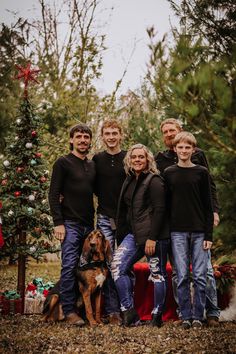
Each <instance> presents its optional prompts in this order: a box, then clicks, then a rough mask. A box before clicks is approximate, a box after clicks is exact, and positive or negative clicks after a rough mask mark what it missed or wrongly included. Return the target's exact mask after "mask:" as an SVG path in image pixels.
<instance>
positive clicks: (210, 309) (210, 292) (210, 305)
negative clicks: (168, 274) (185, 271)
mask: <svg viewBox="0 0 236 354" xmlns="http://www.w3.org/2000/svg"><path fill="white" fill-rule="evenodd" d="M207 253H208V261H207V283H206V307H205V310H206V317H217V318H219V317H220V308H219V307H218V300H217V290H216V281H215V277H214V270H213V267H212V264H211V251H210V250H208V252H207ZM170 262H171V265H172V289H173V294H174V298H175V302H176V303H177V305H179V301H178V296H177V286H178V280H177V274H176V270H175V266H174V264H173V260H172V257H170ZM176 311H177V313H178V316H179V318H181V317H182V316H181V313H180V310H179V308H177V310H176Z"/></svg>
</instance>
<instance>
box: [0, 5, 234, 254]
mask: <svg viewBox="0 0 236 354" xmlns="http://www.w3.org/2000/svg"><path fill="white" fill-rule="evenodd" d="M101 1H102V0H101ZM101 1H99V0H71V1H61V3H60V4H59V3H57V5H51V4H52V2H50V1H49V2H47V1H45V0H39V4H40V7H41V15H40V17H39V18H37V19H35V20H34V21H29V20H28V19H26V18H22V17H20V18H18V19H17V20H16V22H15V23H14V24H12V25H10V26H9V25H6V24H2V25H1V34H0V56H1V60H0V153H1V160H2V161H4V160H5V158H6V145H7V142H6V137H7V136H8V137H9V136H10V137H11V136H12V139H14V136H13V135H11V134H12V132H13V129H14V122H15V119H16V117H17V114H18V113H17V111H18V108H19V105H20V102H21V100H22V95H21V94H20V92H21V91H22V92H23V90H22V88H21V83H20V82H19V81H18V80H14V79H13V78H14V76H16V68H15V64H18V65H22V66H25V65H26V63H27V62H29V61H30V62H31V63H32V66H33V68H35V67H36V68H40V70H41V71H40V74H39V76H38V80H39V82H40V84H39V85H34V86H33V85H32V86H31V88H30V90H29V94H30V97H32V101H33V103H34V105H35V107H36V112H37V116H38V119H39V120H40V122H41V123H42V124H41V128H40V134H41V136H42V137H43V144H42V146H41V151H42V155H43V157H44V161H45V162H46V164H47V169H48V170H49V171H50V170H51V167H52V164H53V162H54V161H55V160H56V159H57V158H58V157H59V156H60V155H64V154H66V153H67V151H68V130H69V128H70V127H71V126H72V125H73V124H76V123H78V122H85V123H86V124H88V125H89V126H90V127H91V128H92V130H93V133H94V138H93V146H92V150H91V155H92V154H93V153H94V152H95V151H98V150H99V149H102V146H101V142H100V140H99V134H100V126H101V124H102V122H103V121H104V119H106V118H108V117H109V118H115V119H117V120H119V121H120V122H121V124H122V126H123V128H124V132H125V138H124V142H123V147H124V148H125V149H126V148H128V147H129V146H130V145H131V144H133V143H136V142H140V143H143V144H145V145H147V146H148V147H149V148H150V149H151V150H152V152H153V153H156V152H157V151H159V150H162V149H164V147H163V145H162V142H161V136H160V132H159V125H160V122H161V121H162V120H163V119H165V118H168V117H174V118H178V119H180V120H181V121H182V123H183V124H184V128H185V129H186V130H191V131H192V132H193V133H194V134H195V135H196V136H197V140H198V143H199V146H200V147H201V148H202V149H203V150H204V151H205V152H206V155H207V158H208V161H209V165H210V170H211V173H212V175H213V178H214V180H215V182H216V185H217V191H218V195H219V200H220V206H221V210H220V217H221V222H220V225H219V226H218V227H217V228H216V229H215V232H214V234H215V241H216V242H215V253H216V254H217V255H220V254H224V253H230V252H231V251H233V250H235V248H236V247H235V240H236V237H235V236H236V216H235V210H236V199H235V187H236V139H235V138H236V99H235V98H236V97H235V94H236V70H235V69H236V60H235V59H236V4H235V2H234V1H233V0H228V1H224V0H201V1H197V0H189V1H178V4H177V2H176V1H172V0H167V1H168V2H169V3H170V5H171V7H172V9H173V11H174V12H175V14H176V16H177V18H178V19H179V25H178V28H177V27H175V26H173V27H172V29H171V31H170V33H168V35H164V36H163V38H162V39H161V40H159V39H157V36H156V24H155V23H154V24H153V26H152V27H150V28H147V35H148V37H149V50H150V56H149V62H148V64H147V68H146V75H145V78H144V79H143V82H142V84H141V85H140V87H139V88H138V89H136V90H135V91H132V90H129V91H128V92H127V93H125V94H122V95H119V87H120V85H121V83H122V80H123V78H124V76H125V74H126V70H127V68H126V67H124V72H123V75H122V76H121V78H120V80H118V81H117V83H116V86H115V88H114V90H113V91H112V92H111V93H109V94H102V93H101V92H100V91H99V90H98V89H97V87H96V80H97V79H98V78H99V77H100V76H101V72H102V65H103V53H104V50H105V46H106V34H105V33H102V27H101V26H100V27H99V28H98V27H97V26H96V14H97V10H98V7H99V5H100V2H101ZM62 12H63V13H64V15H65V14H66V16H67V21H66V24H67V31H63V33H62V31H61V29H60V26H61V21H60V16H61V14H62ZM64 26H65V23H64ZM170 38H171V40H170ZM0 169H3V166H2V164H1V167H0ZM0 172H1V171H0ZM2 172H3V171H2Z"/></svg>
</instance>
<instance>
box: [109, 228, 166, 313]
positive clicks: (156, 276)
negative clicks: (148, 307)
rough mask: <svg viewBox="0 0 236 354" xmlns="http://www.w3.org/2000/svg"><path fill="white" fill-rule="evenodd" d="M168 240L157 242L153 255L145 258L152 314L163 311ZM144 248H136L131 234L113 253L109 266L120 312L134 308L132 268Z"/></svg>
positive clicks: (142, 253) (140, 256)
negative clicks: (148, 269) (152, 304)
mask: <svg viewBox="0 0 236 354" xmlns="http://www.w3.org/2000/svg"><path fill="white" fill-rule="evenodd" d="M169 243H170V241H169V240H161V241H158V242H157V246H156V251H155V254H154V255H153V256H151V257H147V259H148V263H149V267H150V277H149V279H150V280H152V281H153V283H154V308H153V311H152V313H154V314H157V313H161V312H162V311H163V308H164V305H165V299H166V291H167V273H166V262H167V254H168V248H169ZM144 247H145V246H138V245H137V244H136V242H135V238H134V236H133V235H132V234H128V235H127V236H126V237H125V238H124V240H123V241H122V243H121V244H120V246H119V247H118V249H117V250H116V251H115V253H114V257H113V261H112V264H111V271H112V277H113V279H114V281H115V285H116V288H117V291H118V294H119V298H120V303H121V311H125V310H128V309H130V308H133V307H134V297H133V290H134V279H133V277H132V273H131V270H132V266H133V264H134V263H136V262H137V261H138V260H139V259H140V258H142V257H143V256H144Z"/></svg>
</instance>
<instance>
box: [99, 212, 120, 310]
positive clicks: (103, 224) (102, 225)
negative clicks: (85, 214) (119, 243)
mask: <svg viewBox="0 0 236 354" xmlns="http://www.w3.org/2000/svg"><path fill="white" fill-rule="evenodd" d="M97 228H98V229H99V230H101V231H102V232H103V234H104V236H105V237H106V239H107V240H108V241H109V242H110V246H111V249H112V253H114V249H115V230H112V226H111V221H110V218H109V217H108V216H106V215H101V214H98V216H97ZM103 296H104V310H105V314H106V315H110V314H114V313H119V312H120V301H119V297H118V294H117V291H116V287H115V284H114V280H113V279H112V276H111V273H110V272H109V273H108V276H107V279H106V281H105V283H104V286H103Z"/></svg>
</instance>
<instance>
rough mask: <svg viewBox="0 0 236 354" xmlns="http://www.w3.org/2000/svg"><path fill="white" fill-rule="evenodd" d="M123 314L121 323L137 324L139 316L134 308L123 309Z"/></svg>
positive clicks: (125, 324) (127, 324) (127, 325)
mask: <svg viewBox="0 0 236 354" xmlns="http://www.w3.org/2000/svg"><path fill="white" fill-rule="evenodd" d="M122 314H123V325H124V326H125V327H129V326H138V325H139V324H140V318H139V315H138V314H137V312H136V310H135V309H134V308H131V309H128V310H125V311H123V312H122Z"/></svg>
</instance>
